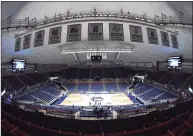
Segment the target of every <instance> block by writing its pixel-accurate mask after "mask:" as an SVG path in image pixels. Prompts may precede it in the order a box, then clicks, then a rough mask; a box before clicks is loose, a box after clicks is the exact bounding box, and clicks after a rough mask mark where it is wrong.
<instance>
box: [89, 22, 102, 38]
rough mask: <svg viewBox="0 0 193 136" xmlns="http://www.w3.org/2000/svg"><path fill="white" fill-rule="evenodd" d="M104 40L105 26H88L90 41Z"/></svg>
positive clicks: (95, 24) (96, 24)
mask: <svg viewBox="0 0 193 136" xmlns="http://www.w3.org/2000/svg"><path fill="white" fill-rule="evenodd" d="M100 40H103V24H102V23H89V24H88V41H100Z"/></svg>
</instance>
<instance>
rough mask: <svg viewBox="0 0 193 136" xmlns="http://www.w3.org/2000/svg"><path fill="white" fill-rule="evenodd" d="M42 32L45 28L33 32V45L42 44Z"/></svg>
mask: <svg viewBox="0 0 193 136" xmlns="http://www.w3.org/2000/svg"><path fill="white" fill-rule="evenodd" d="M44 34H45V30H40V31H38V32H36V33H35V40H34V47H39V46H43V45H44Z"/></svg>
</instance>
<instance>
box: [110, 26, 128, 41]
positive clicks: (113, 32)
mask: <svg viewBox="0 0 193 136" xmlns="http://www.w3.org/2000/svg"><path fill="white" fill-rule="evenodd" d="M109 40H112V41H124V33H123V24H114V23H110V24H109Z"/></svg>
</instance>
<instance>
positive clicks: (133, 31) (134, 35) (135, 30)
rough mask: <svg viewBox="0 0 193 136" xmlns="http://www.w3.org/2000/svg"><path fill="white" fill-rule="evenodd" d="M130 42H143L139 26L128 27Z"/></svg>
mask: <svg viewBox="0 0 193 136" xmlns="http://www.w3.org/2000/svg"><path fill="white" fill-rule="evenodd" d="M129 28H130V37H131V41H132V42H141V43H142V42H143V34H142V29H141V27H140V26H133V25H129Z"/></svg>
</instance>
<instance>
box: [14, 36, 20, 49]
mask: <svg viewBox="0 0 193 136" xmlns="http://www.w3.org/2000/svg"><path fill="white" fill-rule="evenodd" d="M20 47H21V37H19V38H17V39H16V40H15V52H17V51H20Z"/></svg>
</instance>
